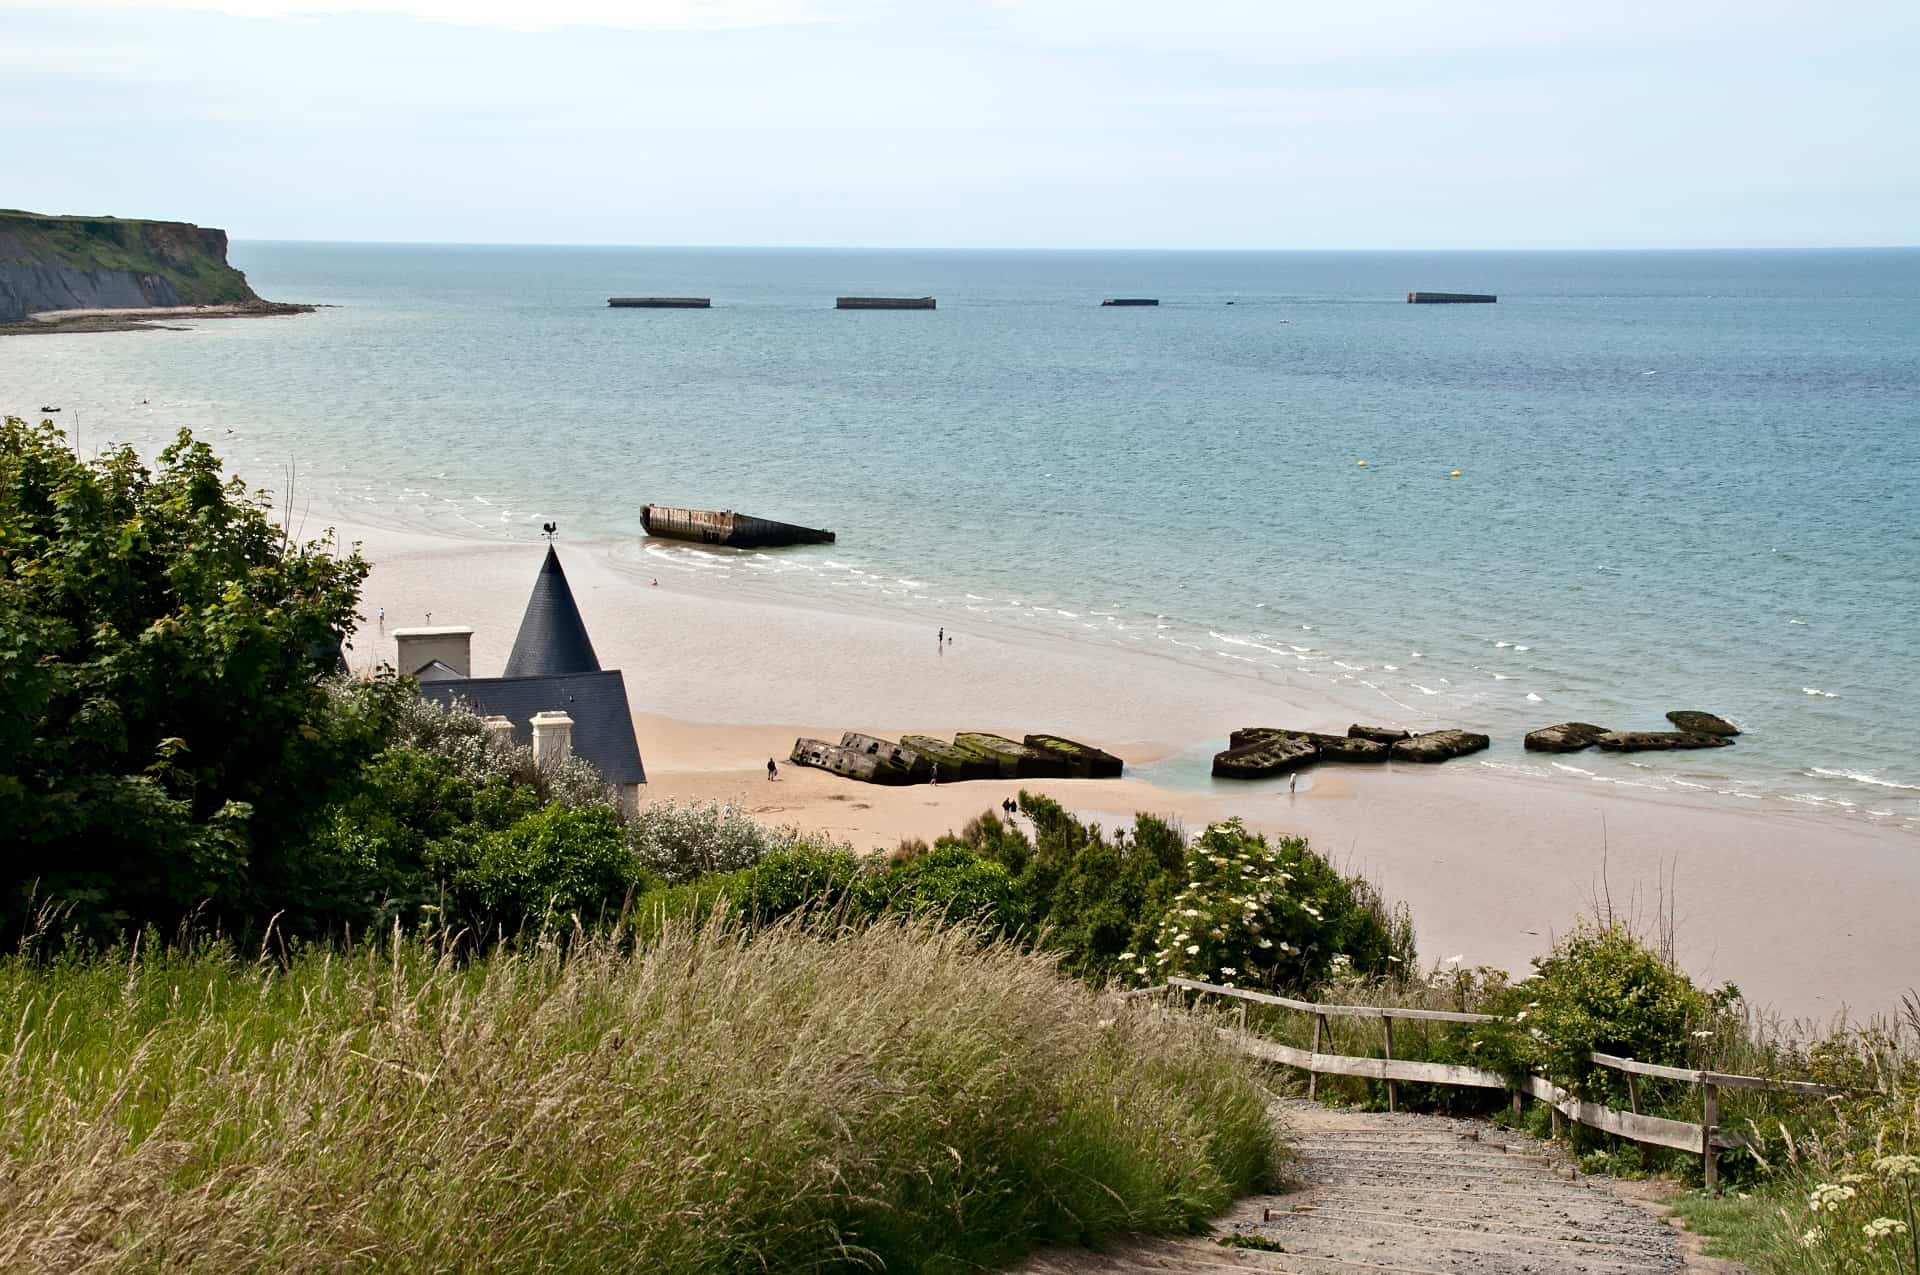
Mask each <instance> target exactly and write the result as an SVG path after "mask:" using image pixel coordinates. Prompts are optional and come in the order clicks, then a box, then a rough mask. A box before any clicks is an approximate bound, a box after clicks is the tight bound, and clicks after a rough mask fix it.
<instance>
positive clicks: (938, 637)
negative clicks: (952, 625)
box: [933, 626, 947, 652]
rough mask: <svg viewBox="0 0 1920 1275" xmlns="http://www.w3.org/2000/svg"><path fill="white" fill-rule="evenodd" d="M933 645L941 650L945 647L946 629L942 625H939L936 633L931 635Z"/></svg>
mask: <svg viewBox="0 0 1920 1275" xmlns="http://www.w3.org/2000/svg"><path fill="white" fill-rule="evenodd" d="M933 645H934V648H935V649H936V650H939V651H942V652H944V651H945V650H946V649H947V630H946V628H945V627H944V626H942V627H941V629H940V631H939V632H938V633H936V634H934V635H933Z"/></svg>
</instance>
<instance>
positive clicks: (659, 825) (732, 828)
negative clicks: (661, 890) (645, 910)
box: [628, 801, 845, 885]
mask: <svg viewBox="0 0 1920 1275" xmlns="http://www.w3.org/2000/svg"><path fill="white" fill-rule="evenodd" d="M628 836H629V839H630V841H631V844H632V846H633V853H634V855H635V857H636V858H638V859H639V860H640V864H641V866H642V867H644V868H646V869H647V871H649V872H651V873H653V874H654V875H655V876H658V877H660V878H661V879H662V880H664V881H666V882H668V883H670V884H672V885H680V884H683V883H685V882H688V881H694V880H697V879H699V878H701V877H703V876H706V875H708V874H709V873H714V872H735V871H738V870H739V869H741V868H750V867H752V866H753V865H754V864H756V863H758V862H760V860H761V859H762V858H763V857H765V856H766V855H769V854H772V853H774V852H776V851H780V850H794V849H815V850H835V849H844V848H845V847H841V846H836V845H833V844H832V843H830V842H827V841H824V840H822V839H821V838H818V837H814V836H809V835H806V834H804V833H802V832H801V831H800V830H799V829H797V828H769V827H767V826H766V825H765V824H762V823H758V822H756V821H755V820H754V819H752V818H751V817H749V816H748V815H745V814H743V813H741V812H740V811H738V810H736V809H735V808H734V807H733V805H732V804H731V803H729V804H727V805H721V804H720V803H719V802H689V803H688V804H686V805H684V806H683V805H679V804H678V803H676V802H671V801H663V802H658V803H656V804H654V805H650V806H647V807H645V808H643V809H642V810H641V811H640V812H639V813H638V814H637V815H635V816H634V818H633V820H632V822H631V825H630V828H629V833H628Z"/></svg>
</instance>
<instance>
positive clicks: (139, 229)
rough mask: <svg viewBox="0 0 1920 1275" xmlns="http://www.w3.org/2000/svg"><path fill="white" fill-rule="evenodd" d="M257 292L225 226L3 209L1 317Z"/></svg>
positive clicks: (241, 297) (226, 298)
mask: <svg viewBox="0 0 1920 1275" xmlns="http://www.w3.org/2000/svg"><path fill="white" fill-rule="evenodd" d="M258 300H259V298H258V297H257V296H255V295H254V292H253V289H252V288H250V287H248V286H247V277H246V276H245V275H244V274H242V273H240V271H238V270H235V269H234V268H233V267H232V266H230V265H228V264H227V232H226V231H224V230H216V229H213V228H211V227H202V226H193V225H189V224H187V223H186V222H182V221H124V220H122V219H120V218H118V217H43V216H40V215H38V214H36V213H26V212H12V211H7V210H0V323H18V322H21V321H22V320H24V319H25V318H26V317H27V316H28V315H30V314H33V313H35V312H37V311H41V310H69V309H77V308H103V309H105V308H111V309H126V308H133V307H139V306H160V305H218V304H232V303H237V302H243V301H258Z"/></svg>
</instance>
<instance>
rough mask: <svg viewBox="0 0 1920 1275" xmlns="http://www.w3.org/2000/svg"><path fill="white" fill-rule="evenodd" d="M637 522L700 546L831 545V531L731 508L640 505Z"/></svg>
mask: <svg viewBox="0 0 1920 1275" xmlns="http://www.w3.org/2000/svg"><path fill="white" fill-rule="evenodd" d="M640 525H641V526H642V527H644V528H646V531H647V534H648V535H650V536H660V537H662V538H663V539H667V540H691V541H693V542H694V543H695V544H702V545H726V546H728V547H730V548H734V549H765V548H772V547H776V546H779V545H830V544H832V543H833V533H832V532H831V531H822V530H820V529H819V528H817V527H797V526H795V525H794V524H792V523H790V522H774V521H773V520H772V519H770V518H755V517H753V516H752V515H751V514H737V513H735V512H733V510H731V509H675V508H673V507H672V506H669V505H642V506H640Z"/></svg>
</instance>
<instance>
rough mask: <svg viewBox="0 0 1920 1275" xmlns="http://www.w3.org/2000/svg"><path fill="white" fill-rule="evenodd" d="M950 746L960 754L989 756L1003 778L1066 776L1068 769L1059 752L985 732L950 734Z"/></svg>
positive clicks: (1069, 768) (1062, 777)
mask: <svg viewBox="0 0 1920 1275" xmlns="http://www.w3.org/2000/svg"><path fill="white" fill-rule="evenodd" d="M953 746H954V747H955V748H957V749H959V750H960V751H961V752H963V753H973V754H975V755H976V756H981V757H990V758H992V759H993V761H994V764H995V765H996V766H997V767H998V768H999V772H1000V777H1001V778H1002V779H1065V778H1067V776H1068V773H1069V771H1070V770H1071V767H1070V766H1069V765H1068V764H1067V759H1066V758H1065V757H1062V756H1061V755H1059V754H1058V753H1052V752H1043V751H1042V750H1040V749H1038V748H1029V747H1027V746H1026V745H1025V744H1016V743H1015V742H1014V741H1012V740H1011V739H1008V738H1007V737H1006V736H1004V735H990V734H988V733H987V732H985V731H963V732H961V733H960V734H958V735H955V736H954V737H953Z"/></svg>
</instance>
